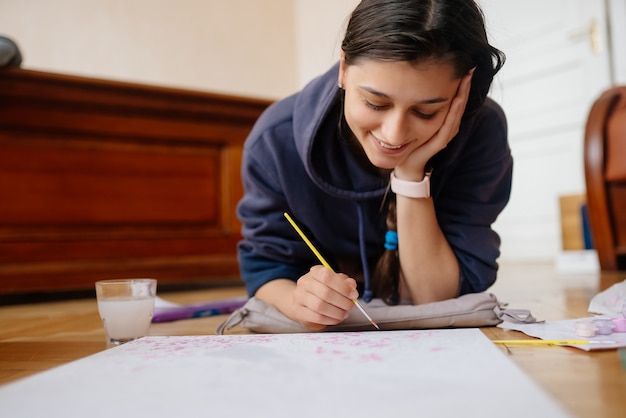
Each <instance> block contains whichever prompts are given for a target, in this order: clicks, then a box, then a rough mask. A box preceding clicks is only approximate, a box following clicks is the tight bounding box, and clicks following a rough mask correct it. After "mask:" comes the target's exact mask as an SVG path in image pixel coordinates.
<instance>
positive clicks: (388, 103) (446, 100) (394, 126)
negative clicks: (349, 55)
mask: <svg viewBox="0 0 626 418" xmlns="http://www.w3.org/2000/svg"><path fill="white" fill-rule="evenodd" d="M339 83H340V84H341V85H342V86H343V88H344V89H345V102H344V106H345V107H344V114H345V118H346V122H347V123H348V126H349V127H350V129H351V130H352V132H353V133H354V136H355V137H356V138H357V140H358V141H359V143H360V144H361V146H362V147H363V150H364V151H365V154H366V155H367V157H368V159H369V160H370V162H371V163H372V164H373V165H374V166H376V167H378V168H382V169H393V168H394V167H395V166H397V165H398V164H399V163H400V162H402V161H404V159H405V158H406V157H407V156H408V155H409V154H410V153H411V152H412V151H413V150H415V149H416V148H418V147H419V146H420V145H422V144H424V143H425V142H426V141H428V139H430V138H431V137H432V136H433V135H434V134H435V133H436V132H437V131H438V130H439V128H440V127H441V125H443V122H444V120H445V118H446V115H447V113H448V109H449V108H450V103H451V101H452V99H454V97H455V95H456V92H457V89H458V87H459V83H460V79H458V78H455V72H454V68H453V67H452V66H451V65H449V64H445V63H439V62H433V61H428V62H424V63H418V64H415V63H411V62H407V61H394V62H386V61H375V60H362V61H360V62H359V63H358V64H355V65H346V64H345V62H344V60H343V57H342V59H341V66H340V71H339Z"/></svg>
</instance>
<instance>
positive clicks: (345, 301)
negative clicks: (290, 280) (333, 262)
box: [294, 266, 358, 329]
mask: <svg viewBox="0 0 626 418" xmlns="http://www.w3.org/2000/svg"><path fill="white" fill-rule="evenodd" d="M357 297H358V292H357V290H356V281H355V280H354V279H351V278H349V277H348V276H346V275H345V274H337V273H334V272H332V271H330V270H328V269H326V268H324V267H322V266H314V267H313V268H311V270H310V271H309V273H307V274H305V275H304V276H302V277H301V278H300V279H299V280H298V282H297V286H296V291H295V293H294V304H295V305H296V310H297V316H298V320H299V322H301V323H303V324H305V326H308V327H309V328H312V329H319V326H321V327H322V328H323V327H324V326H326V325H335V324H338V323H339V322H341V321H343V320H344V319H346V318H347V316H348V314H349V312H350V311H351V310H352V309H353V308H354V302H353V299H356V298H357Z"/></svg>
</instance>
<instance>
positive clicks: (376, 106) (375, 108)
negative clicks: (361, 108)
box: [364, 100, 386, 110]
mask: <svg viewBox="0 0 626 418" xmlns="http://www.w3.org/2000/svg"><path fill="white" fill-rule="evenodd" d="M364 101H365V105H366V106H367V107H369V108H370V109H373V110H383V109H385V107H386V106H384V105H382V106H381V105H377V104H374V103H372V102H370V101H368V100H364Z"/></svg>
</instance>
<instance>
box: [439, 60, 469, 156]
mask: <svg viewBox="0 0 626 418" xmlns="http://www.w3.org/2000/svg"><path fill="white" fill-rule="evenodd" d="M474 70H475V68H472V69H471V70H470V72H469V73H467V75H465V76H464V77H463V78H462V79H461V82H460V83H459V88H458V90H457V94H456V96H455V97H454V99H452V103H451V104H450V109H449V110H448V115H447V116H446V119H445V121H444V122H443V125H442V126H441V128H440V129H439V132H438V135H440V136H441V137H442V139H443V140H444V141H445V145H444V147H445V146H446V145H447V144H448V142H450V140H451V139H452V138H454V136H455V135H456V134H457V133H458V132H459V127H460V126H461V119H463V114H464V113H465V106H466V105H467V101H468V99H469V93H470V90H471V87H472V76H473V75H474Z"/></svg>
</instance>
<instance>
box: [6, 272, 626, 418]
mask: <svg viewBox="0 0 626 418" xmlns="http://www.w3.org/2000/svg"><path fill="white" fill-rule="evenodd" d="M625 279H626V272H624V273H612V274H611V273H604V274H598V273H587V274H575V273H558V272H557V271H555V269H554V267H553V265H551V264H511V263H504V264H502V266H501V271H500V275H499V278H498V282H497V283H496V285H494V286H493V287H492V288H491V289H490V291H491V292H493V293H494V294H495V295H496V296H497V297H498V299H499V300H500V301H501V302H507V303H508V304H509V306H510V307H511V308H527V309H530V310H531V312H532V313H533V315H534V316H535V317H537V318H538V319H544V320H560V319H571V318H579V317H584V316H587V315H588V314H587V307H588V304H589V301H590V299H591V298H592V297H593V296H594V295H595V294H596V293H598V292H599V291H601V290H604V289H606V288H607V287H609V286H610V285H612V284H614V283H617V282H621V281H623V280H625ZM244 294H245V292H244V289H243V287H233V288H220V289H210V290H206V289H203V290H193V291H184V292H181V291H179V292H159V295H160V296H161V297H162V298H164V299H167V300H170V301H173V302H179V303H193V302H204V301H209V300H213V299H220V298H226V297H232V296H239V295H244ZM224 318H225V317H224V316H216V317H209V318H198V319H191V320H184V321H176V322H170V323H159V324H152V326H151V328H150V334H151V335H201V334H214V333H215V330H216V328H217V326H218V325H219V324H220V323H221V322H222V321H223V320H224ZM246 332H247V331H246V330H245V329H235V330H234V331H231V333H246ZM483 332H484V333H485V334H486V335H487V336H488V337H489V338H491V339H514V338H525V337H524V336H523V334H521V333H518V332H516V331H507V330H503V329H500V328H485V329H483ZM106 348H107V346H106V343H105V342H104V330H103V328H102V324H101V322H100V318H99V316H98V313H97V306H96V301H95V298H87V299H80V300H69V301H59V302H46V303H37V304H21V305H14V306H4V307H0V384H5V383H8V382H11V381H14V380H17V379H20V378H23V377H26V376H29V375H32V374H34V373H37V372H40V371H43V370H46V369H49V368H52V367H55V366H58V365H62V364H64V363H67V362H70V361H72V360H75V359H79V358H81V357H85V356H88V355H90V354H93V353H96V352H99V351H102V350H104V349H106ZM501 350H502V351H503V352H504V353H505V354H506V355H507V356H509V357H510V358H511V359H512V360H513V361H514V362H515V363H516V364H517V365H518V366H519V367H521V368H522V369H523V370H524V371H525V372H526V373H527V374H528V375H529V376H530V377H531V378H532V379H533V380H534V381H536V382H537V383H538V384H539V385H540V386H541V387H542V388H544V390H546V391H547V392H548V393H549V394H550V395H551V396H553V397H554V398H555V399H556V400H557V401H558V402H560V403H561V404H562V405H564V407H565V408H566V409H567V410H569V411H570V412H571V413H572V414H573V415H574V416H576V417H589V418H592V417H593V418H598V417H600V418H603V417H610V418H612V417H624V416H625V412H624V411H626V370H624V369H623V368H622V366H621V364H620V360H619V358H618V354H617V352H616V351H615V350H609V351H603V352H593V353H587V352H584V351H581V350H577V349H574V348H566V347H553V346H541V347H537V346H533V347H501ZM503 384H506V382H503ZM520 396H523V394H520Z"/></svg>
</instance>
